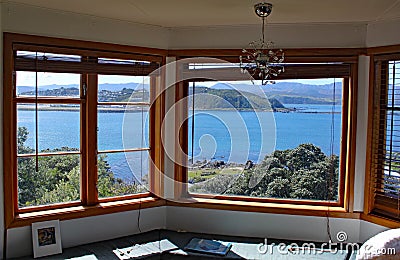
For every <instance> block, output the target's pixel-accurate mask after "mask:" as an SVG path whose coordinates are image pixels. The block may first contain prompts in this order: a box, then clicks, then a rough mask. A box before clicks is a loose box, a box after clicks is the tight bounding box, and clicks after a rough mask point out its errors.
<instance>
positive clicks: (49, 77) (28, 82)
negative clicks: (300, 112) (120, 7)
mask: <svg viewBox="0 0 400 260" xmlns="http://www.w3.org/2000/svg"><path fill="white" fill-rule="evenodd" d="M79 82H80V75H79V74H67V73H50V72H40V73H38V85H39V86H44V85H53V84H55V85H70V84H75V85H79ZM132 82H135V83H148V77H141V76H138V77H133V76H114V75H107V76H105V75H102V76H100V77H99V84H104V83H113V84H114V83H132ZM276 82H298V83H303V84H313V85H325V84H330V83H333V79H332V78H330V79H298V80H279V81H276ZM336 82H338V79H336ZM216 83H217V82H215V81H213V82H201V83H199V85H201V86H206V87H211V86H213V85H215V84H216ZM231 83H233V84H241V83H246V84H252V83H251V81H235V82H231ZM35 84H36V74H35V72H17V86H35ZM255 84H256V85H257V81H255ZM258 84H260V83H258Z"/></svg>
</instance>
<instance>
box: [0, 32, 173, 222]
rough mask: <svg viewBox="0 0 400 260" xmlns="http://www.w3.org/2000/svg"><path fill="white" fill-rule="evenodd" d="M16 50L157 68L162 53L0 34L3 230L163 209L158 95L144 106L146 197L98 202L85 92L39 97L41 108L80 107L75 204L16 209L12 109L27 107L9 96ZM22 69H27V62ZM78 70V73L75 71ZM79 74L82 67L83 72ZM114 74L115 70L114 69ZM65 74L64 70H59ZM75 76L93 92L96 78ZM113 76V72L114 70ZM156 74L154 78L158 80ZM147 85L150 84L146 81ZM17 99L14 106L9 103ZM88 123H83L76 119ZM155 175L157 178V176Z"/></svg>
mask: <svg viewBox="0 0 400 260" xmlns="http://www.w3.org/2000/svg"><path fill="white" fill-rule="evenodd" d="M16 50H24V51H38V52H47V53H62V54H71V55H81V56H86V57H93V56H94V57H104V58H117V59H118V58H119V59H136V60H143V59H144V60H148V61H150V62H152V61H157V62H158V63H159V64H160V66H162V64H164V62H165V57H166V54H167V52H166V51H164V50H160V49H154V48H142V47H132V46H125V45H117V44H108V43H97V42H88V41H78V40H69V39H60V38H52V37H41V36H32V35H23V34H14V33H4V50H3V64H4V71H3V72H4V77H3V89H4V91H3V93H4V94H3V113H4V117H3V129H4V131H3V140H4V158H3V159H4V201H5V203H4V213H5V214H4V215H5V216H4V217H5V227H6V228H12V227H18V226H24V225H29V224H31V223H32V222H36V221H44V220H51V219H71V218H80V217H87V216H93V215H100V214H108V213H115V212H120V211H124V210H133V209H136V208H148V207H154V206H162V205H165V201H164V200H162V199H159V198H158V197H157V196H156V195H154V194H160V189H162V186H163V182H162V180H160V178H159V176H153V175H156V174H157V173H158V172H163V157H164V155H163V150H162V149H161V147H162V146H161V138H160V136H161V130H160V129H161V122H162V117H163V115H164V110H165V109H164V107H163V104H164V98H165V96H164V94H163V93H160V92H157V93H154V94H159V95H158V96H157V97H155V96H153V98H152V99H153V100H151V103H152V105H151V106H150V107H149V114H150V117H149V123H150V129H151V130H150V131H149V134H150V136H149V142H150V143H149V145H150V147H151V149H150V151H149V154H150V159H151V161H153V162H155V163H154V164H152V165H151V166H150V167H149V177H150V178H149V179H150V183H149V185H150V187H151V192H147V193H141V194H132V195H127V196H118V197H113V198H104V199H99V198H98V196H97V188H96V183H97V168H96V163H95V162H96V161H97V148H96V147H97V120H96V119H97V104H98V101H97V92H96V91H87V96H86V97H85V98H82V97H81V98H75V99H68V100H67V99H64V98H45V97H44V98H40V101H41V102H42V103H50V102H51V103H54V102H56V103H57V102H58V103H76V104H84V105H81V127H80V128H81V141H80V142H81V152H80V154H81V161H82V164H81V200H80V201H79V202H68V203H57V204H52V205H43V206H35V207H26V208H21V209H19V208H18V186H17V185H18V181H17V169H16V168H17V166H16V165H17V160H16V158H17V157H16V138H17V136H16V135H17V133H16V126H17V121H16V104H17V103H20V102H23V101H27V102H33V100H30V98H29V97H18V98H15V97H14V91H15V90H14V86H13V85H14V82H15V74H14V64H15V63H14V59H15V57H14V55H15V53H16V52H15V51H16ZM26 66H28V67H29V66H30V64H29V62H28V63H26ZM54 68H56V69H54V71H52V72H63V68H64V67H63V64H62V62H61V63H60V64H54ZM76 69H79V71H82V68H76ZM83 69H84V67H83ZM98 69H99V70H100V71H106V72H107V73H108V74H112V73H113V72H114V71H113V68H111V67H110V66H107V65H100V66H99V67H98ZM119 69H121V70H122V71H123V72H122V73H123V74H124V75H132V74H129V73H130V72H129V71H128V70H127V69H126V68H125V67H124V66H119ZM118 71H119V70H118ZM64 72H65V71H64ZM84 72H85V71H83V72H80V74H81V75H82V76H81V85H82V83H83V82H85V83H87V84H88V89H89V88H91V89H96V90H97V75H96V74H94V73H93V72H92V71H90V70H88V71H87V72H86V73H84ZM115 72H116V71H115ZM133 72H134V73H135V72H137V73H142V74H143V75H147V73H148V72H149V71H146V70H143V69H142V68H138V70H134V71H133ZM163 77H164V75H162V74H161V73H160V74H159V76H158V77H157V78H160V79H161V80H162V78H163ZM152 81H153V83H154V82H155V81H154V80H152ZM16 99H18V101H14V100H16ZM82 115H84V117H83V118H91V119H92V120H84V119H83V118H82ZM158 175H159V174H158Z"/></svg>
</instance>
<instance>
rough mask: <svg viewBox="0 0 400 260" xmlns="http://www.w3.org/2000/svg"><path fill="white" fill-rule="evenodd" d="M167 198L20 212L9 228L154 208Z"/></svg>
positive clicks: (161, 204) (146, 198) (148, 198)
mask: <svg viewBox="0 0 400 260" xmlns="http://www.w3.org/2000/svg"><path fill="white" fill-rule="evenodd" d="M165 204H166V203H165V200H162V199H158V198H153V197H145V198H140V199H129V200H120V201H111V202H101V203H99V204H97V205H95V206H74V207H68V208H61V209H51V210H42V211H35V212H29V213H20V214H18V215H16V216H15V218H14V220H13V221H12V222H11V223H10V224H9V225H8V227H7V228H16V227H22V226H29V225H31V224H32V223H33V222H39V221H47V220H54V219H59V220H68V219H75V218H83V217H90V216H97V215H104V214H111V213H118V212H123V211H129V210H136V209H139V208H140V209H144V208H152V207H160V206H164V205H165Z"/></svg>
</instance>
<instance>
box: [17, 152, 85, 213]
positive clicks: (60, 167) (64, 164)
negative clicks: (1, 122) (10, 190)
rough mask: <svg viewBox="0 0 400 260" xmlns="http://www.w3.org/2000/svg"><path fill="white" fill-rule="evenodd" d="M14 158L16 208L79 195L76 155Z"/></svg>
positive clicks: (73, 198) (65, 200)
mask: <svg viewBox="0 0 400 260" xmlns="http://www.w3.org/2000/svg"><path fill="white" fill-rule="evenodd" d="M37 166H38V167H37V168H36V157H24V158H21V157H20V158H18V205H19V207H27V206H38V205H48V204H54V203H59V202H70V201H77V200H79V198H80V156H79V155H55V156H46V157H45V156H39V158H38V164H37Z"/></svg>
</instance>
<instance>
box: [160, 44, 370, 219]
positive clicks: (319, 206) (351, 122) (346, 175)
mask: <svg viewBox="0 0 400 260" xmlns="http://www.w3.org/2000/svg"><path fill="white" fill-rule="evenodd" d="M285 53H286V54H287V53H290V55H289V54H287V55H286V56H287V57H288V58H287V62H288V63H330V62H332V63H338V62H339V63H340V62H342V63H344V64H347V66H348V69H345V68H344V67H343V66H340V64H339V65H335V64H332V65H330V64H327V65H326V66H327V68H326V69H320V68H318V66H314V65H309V66H311V67H313V66H314V67H315V69H316V70H317V72H316V73H315V70H314V71H313V72H311V73H309V74H307V75H304V77H303V75H302V76H300V77H299V76H298V75H301V73H296V72H295V70H296V68H294V69H292V68H291V69H290V73H288V74H287V73H286V71H285V73H282V74H280V76H281V78H280V79H295V78H306V79H312V78H320V77H321V76H319V75H322V76H327V75H333V74H334V73H332V72H335V71H339V72H338V73H337V74H338V75H335V76H338V77H340V76H343V75H346V76H343V78H344V80H343V92H342V100H343V101H342V133H341V139H342V141H341V148H340V151H341V152H340V162H341V164H340V181H339V192H340V194H339V200H338V201H337V202H326V201H312V200H294V199H293V200H292V199H275V198H253V197H245V196H224V195H217V196H215V195H209V194H190V193H189V192H188V190H187V180H188V178H187V175H188V174H187V172H188V171H187V168H186V167H185V166H182V165H184V164H182V163H177V164H175V180H176V184H175V198H180V199H181V200H182V201H183V203H179V202H167V205H172V206H177V205H181V206H186V207H200V208H204V207H205V208H215V209H231V210H235V209H236V210H240V211H247V210H248V211H256V212H272V213H285V214H302V215H310V213H311V212H314V213H311V215H316V216H318V215H321V214H322V215H325V216H326V215H327V214H328V215H331V216H337V215H338V214H339V215H340V216H345V215H346V214H347V216H350V217H351V218H353V217H354V216H355V215H357V216H358V213H353V202H354V170H355V149H356V143H355V140H356V116H357V86H358V74H357V73H358V55H361V54H365V50H364V49H353V48H350V49H301V50H298V49H291V50H288V51H285ZM170 54H172V55H176V57H177V60H179V59H184V58H191V57H210V58H219V59H222V60H225V61H228V62H233V63H238V57H239V55H240V50H218V51H216V50H181V51H179V50H176V51H172V52H170ZM306 66H307V65H306ZM202 70H204V69H202ZM300 72H302V71H301V70H300ZM193 74H195V72H194V73H193ZM285 74H286V75H285ZM221 75H226V73H221ZM188 77H189V78H196V76H195V75H190V76H188ZM331 77H332V76H331ZM183 78H186V77H183ZM198 79H199V80H200V81H201V80H204V79H203V78H201V77H200V78H198ZM278 79H279V78H278ZM224 80H227V81H228V80H229V79H224ZM176 86H177V91H176V96H175V102H177V101H179V100H181V99H184V98H185V97H186V96H187V95H188V87H189V83H188V82H187V81H183V82H179V83H178V84H177V85H176ZM346 90H347V91H346ZM178 113H179V112H178ZM182 113H183V114H182ZM186 113H187V111H183V112H180V113H179V114H178V115H176V117H178V116H182V117H183V118H185V115H186ZM187 136H188V126H187V123H183V124H182V127H181V128H180V130H179V135H178V141H177V143H180V144H181V146H182V151H184V152H185V153H186V154H187V147H188V140H187ZM175 156H176V158H179V154H178V155H175ZM184 159H185V158H181V160H182V161H183V160H184ZM185 200H188V202H192V203H185ZM232 203H234V205H236V206H234V205H233V204H232ZM246 206H247V207H246ZM246 208H247V210H246ZM329 212H331V213H332V214H331V213H329ZM357 216H356V218H357Z"/></svg>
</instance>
